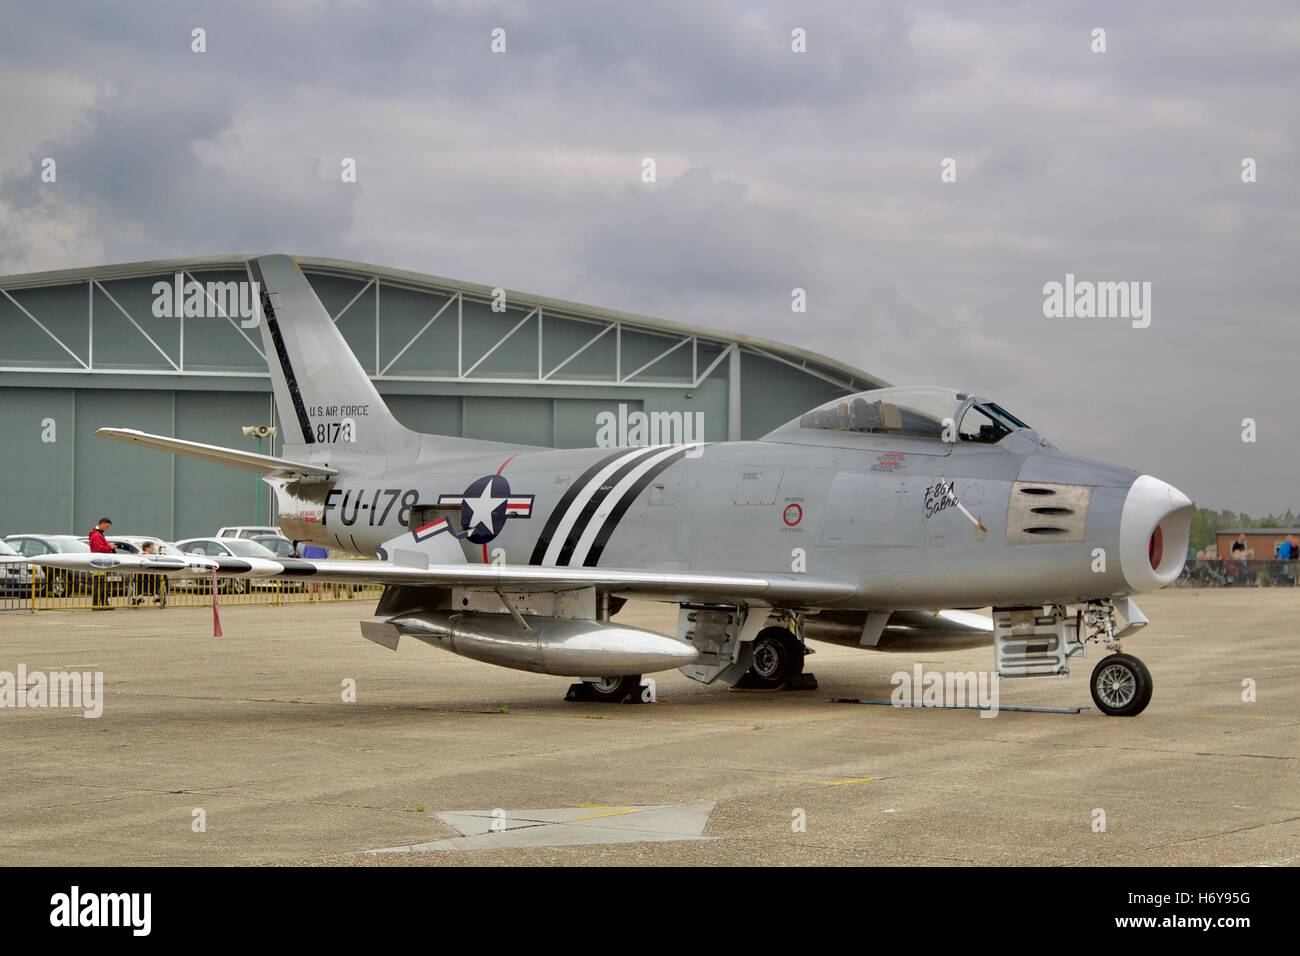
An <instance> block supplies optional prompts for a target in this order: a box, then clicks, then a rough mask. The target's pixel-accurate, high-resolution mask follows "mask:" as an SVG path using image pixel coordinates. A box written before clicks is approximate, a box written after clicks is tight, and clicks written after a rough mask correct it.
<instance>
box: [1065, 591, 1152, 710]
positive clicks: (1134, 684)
mask: <svg viewBox="0 0 1300 956" xmlns="http://www.w3.org/2000/svg"><path fill="white" fill-rule="evenodd" d="M1082 613H1083V619H1082V621H1081V622H1080V632H1081V633H1080V635H1079V637H1080V640H1079V650H1080V651H1082V650H1083V645H1084V644H1085V643H1088V642H1090V641H1101V642H1102V643H1104V644H1105V645H1106V648H1107V649H1108V650H1111V651H1115V652H1117V653H1114V654H1111V655H1110V656H1109V657H1104V658H1102V659H1101V660H1100V661H1098V662H1097V666H1096V667H1094V668H1093V669H1092V678H1091V679H1090V680H1089V682H1088V688H1089V690H1090V691H1091V692H1092V702H1093V703H1094V704H1096V705H1097V709H1098V710H1100V711H1101V712H1102V713H1103V714H1106V715H1107V716H1108V717H1136V716H1137V715H1138V714H1140V713H1142V711H1144V710H1146V708H1147V704H1149V703H1151V690H1152V681H1151V672H1150V671H1149V670H1147V666H1146V665H1145V664H1143V663H1142V662H1141V661H1140V660H1138V659H1137V658H1136V657H1134V656H1133V655H1132V654H1124V653H1121V652H1119V650H1120V648H1119V640H1118V637H1117V635H1116V633H1115V605H1114V604H1112V603H1111V602H1110V601H1092V602H1090V603H1089V604H1088V605H1087V606H1086V607H1085V608H1084V610H1083V612H1082ZM1144 620H1145V619H1144ZM1088 632H1090V633H1088ZM1085 634H1086V636H1085Z"/></svg>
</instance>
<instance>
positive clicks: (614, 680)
mask: <svg viewBox="0 0 1300 956" xmlns="http://www.w3.org/2000/svg"><path fill="white" fill-rule="evenodd" d="M583 683H584V684H586V685H587V692H588V693H590V694H591V699H592V700H594V701H597V702H598V703H601V704H621V703H623V701H624V700H626V699H627V697H628V695H629V694H639V693H640V692H641V675H640V674H629V675H627V676H625V677H601V678H598V679H596V680H588V681H583Z"/></svg>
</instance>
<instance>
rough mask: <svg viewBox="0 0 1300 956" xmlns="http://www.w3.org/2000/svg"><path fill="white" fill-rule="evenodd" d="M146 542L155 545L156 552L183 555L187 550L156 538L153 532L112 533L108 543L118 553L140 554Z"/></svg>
mask: <svg viewBox="0 0 1300 956" xmlns="http://www.w3.org/2000/svg"><path fill="white" fill-rule="evenodd" d="M145 542H149V543H150V544H152V545H153V551H154V554H170V555H183V554H184V553H185V552H184V551H182V550H181V549H180V548H178V547H176V545H174V544H170V543H168V542H166V541H164V540H163V539H162V538H155V537H154V536H153V535H151V534H111V535H109V536H108V543H109V544H111V545H112V546H113V550H114V551H116V552H117V553H118V554H140V553H141V551H142V548H143V545H144V544H145Z"/></svg>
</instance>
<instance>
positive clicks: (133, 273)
mask: <svg viewBox="0 0 1300 956" xmlns="http://www.w3.org/2000/svg"><path fill="white" fill-rule="evenodd" d="M254 257H255V255H254V254H235V255H219V256H192V257H186V258H177V259H157V260H151V261H145V262H125V263H119V264H111V265H101V266H89V267H84V268H77V269H60V270H56V271H52V272H29V273H25V274H19V275H9V276H0V289H5V290H14V289H32V288H39V287H42V286H57V285H64V284H68V283H75V282H86V281H89V280H92V279H95V280H109V279H129V278H138V277H141V276H154V275H158V274H159V273H167V272H176V271H182V270H189V271H207V270H222V269H231V268H243V266H244V263H246V262H247V261H248V260H249V259H252V258H254ZM294 259H295V260H296V261H297V262H298V263H299V264H300V265H302V266H303V267H304V268H306V269H308V270H310V271H312V272H314V273H333V274H336V275H340V276H349V277H378V278H379V279H381V280H382V281H383V282H384V283H385V284H389V285H394V286H404V287H408V288H413V289H417V290H420V289H429V288H436V289H450V290H454V291H458V292H461V293H463V294H465V295H468V296H474V297H479V298H484V299H490V298H491V297H492V292H493V287H492V286H488V285H482V284H480V283H476V282H465V281H463V280H460V279H448V278H445V277H442V276H435V275H429V274H426V273H420V272H410V271H407V270H404V269H393V268H389V267H387V266H377V265H371V264H369V263H364V262H354V261H349V260H344V259H329V258H319V257H315V256H294ZM505 292H506V296H507V298H508V299H509V300H510V302H511V303H512V304H519V305H524V306H526V307H528V308H535V307H539V306H540V307H541V308H542V309H544V310H546V311H547V312H556V313H564V314H570V315H575V316H583V317H590V318H596V319H601V320H604V321H607V322H621V323H624V324H625V325H629V326H636V327H641V328H644V329H646V330H648V331H656V332H663V333H669V334H673V335H679V336H700V337H703V338H707V339H711V340H713V341H717V342H734V343H737V344H738V345H742V346H746V347H747V348H749V349H751V350H753V351H756V352H758V353H760V354H763V353H767V354H769V355H770V356H771V357H777V358H778V360H780V361H784V362H786V363H787V364H794V365H795V366H796V367H801V368H804V369H806V370H808V371H816V370H820V371H828V372H833V373H837V374H836V377H837V378H840V379H841V380H842V381H841V384H842V386H843V387H844V388H846V389H848V390H849V391H858V390H860V389H864V388H882V387H887V386H888V385H889V383H888V382H886V381H885V380H884V379H882V378H879V377H877V376H875V375H872V374H870V373H868V372H864V371H863V370H861V369H859V368H855V367H854V366H852V365H849V364H847V363H845V362H841V361H839V360H838V359H833V358H830V357H829V356H825V355H821V354H818V353H817V352H813V351H810V350H808V349H803V348H799V347H798V346H793V345H787V344H784V343H781V342H775V341H772V340H770V339H765V338H760V337H757V336H751V335H743V334H732V333H726V332H721V331H718V330H716V329H706V328H701V327H699V326H691V325H685V324H682V323H679V322H670V321H668V320H666V319H658V318H653V317H651V316H646V315H638V314H636V313H631V312H621V311H618V310H615V309H605V308H600V307H598V306H591V305H583V304H581V303H577V302H571V301H568V300H564V299H555V298H551V297H548V296H542V295H534V294H532V293H528V292H517V291H515V290H513V289H507V290H505Z"/></svg>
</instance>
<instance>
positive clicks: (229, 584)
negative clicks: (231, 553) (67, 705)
mask: <svg viewBox="0 0 1300 956" xmlns="http://www.w3.org/2000/svg"><path fill="white" fill-rule="evenodd" d="M44 572H45V573H44V575H43V576H42V578H41V579H39V580H37V581H36V582H35V583H34V584H32V585H28V586H27V587H25V588H24V589H23V590H21V591H18V590H16V589H9V590H7V591H5V592H2V593H0V610H26V611H66V610H76V609H93V608H94V607H96V606H99V607H112V608H137V609H139V608H165V607H211V606H212V599H213V589H214V586H213V580H212V578H200V577H185V578H179V577H178V578H168V577H166V576H164V575H161V574H145V573H120V574H119V573H115V572H112V571H110V572H88V571H69V570H66V569H63V568H45V569H44ZM215 590H216V599H217V603H218V605H220V606H223V607H227V606H230V605H270V606H276V605H284V604H311V603H313V602H319V601H351V600H358V599H360V600H366V599H374V600H378V598H379V596H380V594H381V593H382V592H383V586H382V585H378V584H320V583H314V582H303V581H278V580H257V579H255V578H239V577H221V576H218V577H217V579H216V585H215Z"/></svg>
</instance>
